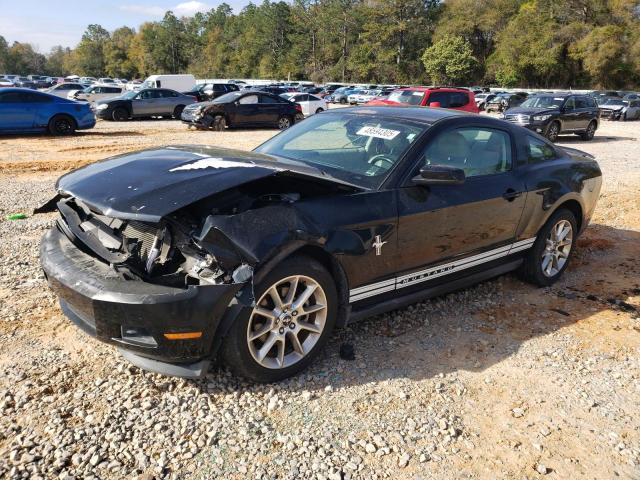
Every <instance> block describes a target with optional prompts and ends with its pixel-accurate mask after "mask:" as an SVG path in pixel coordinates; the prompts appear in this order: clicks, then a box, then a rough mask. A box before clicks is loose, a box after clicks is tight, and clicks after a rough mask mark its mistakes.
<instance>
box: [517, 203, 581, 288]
mask: <svg viewBox="0 0 640 480" xmlns="http://www.w3.org/2000/svg"><path fill="white" fill-rule="evenodd" d="M577 234H578V228H577V222H576V217H575V216H574V215H573V213H572V212H571V211H569V210H567V209H565V208H561V209H560V210H557V211H556V212H555V213H554V214H553V215H551V217H549V220H547V222H546V223H545V224H544V226H543V227H542V228H541V229H540V231H539V232H538V237H537V238H536V241H535V242H534V244H533V247H531V249H530V250H529V252H528V253H527V256H526V257H525V260H524V263H523V265H522V267H521V268H520V275H521V276H522V278H523V279H524V280H526V281H527V282H529V283H533V284H534V285H538V286H540V287H547V286H549V285H552V284H553V283H555V282H556V281H557V280H558V279H559V278H560V276H561V275H562V273H563V272H564V271H565V269H566V268H567V266H568V265H569V260H570V259H571V257H572V255H573V250H574V247H575V242H576V237H577Z"/></svg>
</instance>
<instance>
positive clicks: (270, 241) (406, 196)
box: [41, 107, 601, 381]
mask: <svg viewBox="0 0 640 480" xmlns="http://www.w3.org/2000/svg"><path fill="white" fill-rule="evenodd" d="M600 185H601V173H600V169H599V167H598V164H597V163H596V162H595V160H594V159H593V158H592V157H590V156H589V155H587V154H585V153H582V152H579V151H577V150H572V149H563V148H559V147H556V146H554V145H553V144H552V143H550V142H548V141H547V140H546V139H544V138H542V137H541V136H539V135H537V134H535V133H533V132H530V131H527V130H526V129H524V128H522V127H519V126H516V125H512V124H509V123H507V122H504V121H501V120H497V119H492V118H488V117H480V116H477V115H468V114H464V113H460V112H452V111H446V110H441V109H424V108H416V107H406V108H403V107H359V108H351V109H341V110H338V111H335V112H326V113H322V114H320V115H314V116H313V117H311V118H309V119H307V120H305V121H304V122H302V123H300V124H297V125H295V126H293V127H292V128H290V129H288V130H285V131H283V132H282V133H280V134H279V135H277V136H276V137H274V138H272V139H271V140H269V141H267V142H266V143H264V144H263V145H261V146H260V147H258V148H257V149H256V150H255V151H254V152H251V153H247V152H240V151H233V150H225V149H220V148H207V147H198V146H174V147H165V148H160V149H155V150H146V151H142V152H139V153H134V154H128V155H122V156H119V157H115V158H111V159H108V160H105V161H102V162H99V163H95V164H92V165H89V166H87V167H84V168H81V169H79V170H76V171H74V172H71V173H69V174H67V175H65V176H63V177H62V178H60V179H59V181H58V183H57V190H58V195H57V196H56V198H54V199H53V200H52V201H51V202H49V207H52V206H54V205H55V206H56V207H57V209H58V210H59V212H60V217H59V219H58V222H57V226H56V227H55V228H53V229H51V230H50V231H49V232H48V233H47V234H46V235H45V237H44V239H43V241H42V246H41V262H42V267H43V268H44V271H45V274H46V276H47V279H48V281H49V284H50V285H51V287H52V288H53V290H54V291H55V292H56V293H57V294H58V296H59V297H60V304H61V306H62V309H63V311H64V312H65V313H66V315H67V316H68V317H69V318H70V319H71V320H72V321H73V322H75V323H76V324H77V325H78V326H79V327H80V328H82V329H83V330H85V331H86V332H88V333H89V334H91V335H94V336H96V337H98V338H99V339H100V340H103V341H105V342H108V343H111V344H113V345H116V346H118V347H119V348H120V349H121V351H122V353H123V355H125V357H126V358H128V359H129V360H130V361H131V362H133V363H135V364H137V365H139V366H141V367H142V368H145V369H149V370H154V371H158V372H162V373H166V374H170V375H180V376H197V375H201V374H203V373H204V372H206V370H207V367H208V365H209V362H210V360H211V359H213V358H214V356H217V355H218V354H220V355H221V358H222V359H223V360H224V362H225V363H226V364H227V365H228V367H229V368H230V369H232V371H234V372H235V373H237V374H239V375H243V376H245V377H247V378H249V379H252V380H255V381H276V380H279V379H283V378H285V377H288V376H290V375H293V374H295V373H296V372H298V371H300V370H301V369H303V368H304V367H305V366H306V365H307V364H308V363H309V362H310V361H311V360H312V358H313V357H314V356H315V355H316V354H317V353H318V351H319V350H320V349H321V348H322V346H323V345H324V344H325V343H326V341H327V339H328V337H329V335H330V332H331V330H332V329H333V328H334V327H335V326H340V325H344V324H345V323H346V322H348V321H354V320H356V319H359V318H363V317H366V316H369V315H372V314H376V313H380V312H383V311H385V310H390V309H394V308H398V307H401V306H404V305H407V304H409V303H412V302H415V301H418V300H421V299H424V298H425V297H429V296H433V295H438V294H442V293H445V292H447V291H450V290H452V289H458V288H461V287H464V286H466V285H470V284H473V283H475V282H478V281H481V280H484V279H487V278H490V277H493V276H496V275H500V274H503V273H505V272H508V271H511V270H519V271H520V273H521V274H522V276H523V277H524V278H525V279H527V280H529V281H531V282H532V283H534V284H537V285H550V284H551V283H553V282H554V281H556V280H557V279H558V277H559V276H560V275H561V274H562V272H563V271H564V269H565V268H567V264H568V261H569V260H570V258H571V254H572V251H573V247H574V245H575V241H576V238H577V236H578V235H579V234H580V232H582V230H584V228H585V227H586V226H587V224H588V222H589V219H590V217H591V215H592V212H593V210H594V207H595V204H596V200H597V198H598V194H599V191H600Z"/></svg>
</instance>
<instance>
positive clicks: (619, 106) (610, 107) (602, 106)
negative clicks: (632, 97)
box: [598, 105, 625, 112]
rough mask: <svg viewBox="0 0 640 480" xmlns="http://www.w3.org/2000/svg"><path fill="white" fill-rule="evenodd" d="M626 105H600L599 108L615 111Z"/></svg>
mask: <svg viewBox="0 0 640 480" xmlns="http://www.w3.org/2000/svg"><path fill="white" fill-rule="evenodd" d="M624 107H625V105H600V106H599V107H598V108H600V110H613V111H614V112H618V111H620V110H622V109H623V108H624Z"/></svg>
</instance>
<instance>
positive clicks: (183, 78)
mask: <svg viewBox="0 0 640 480" xmlns="http://www.w3.org/2000/svg"><path fill="white" fill-rule="evenodd" d="M195 86H196V77H194V76H193V75H151V76H150V77H149V78H147V79H146V80H145V81H144V83H143V84H142V88H169V89H171V90H176V91H177V92H188V91H189V90H191V89H193V87H195Z"/></svg>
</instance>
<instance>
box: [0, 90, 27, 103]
mask: <svg viewBox="0 0 640 480" xmlns="http://www.w3.org/2000/svg"><path fill="white" fill-rule="evenodd" d="M23 101H24V100H23V95H22V93H20V92H7V93H0V103H22V102H23Z"/></svg>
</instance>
